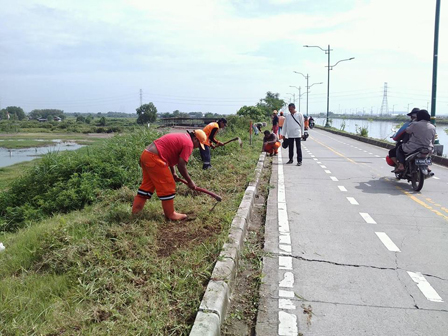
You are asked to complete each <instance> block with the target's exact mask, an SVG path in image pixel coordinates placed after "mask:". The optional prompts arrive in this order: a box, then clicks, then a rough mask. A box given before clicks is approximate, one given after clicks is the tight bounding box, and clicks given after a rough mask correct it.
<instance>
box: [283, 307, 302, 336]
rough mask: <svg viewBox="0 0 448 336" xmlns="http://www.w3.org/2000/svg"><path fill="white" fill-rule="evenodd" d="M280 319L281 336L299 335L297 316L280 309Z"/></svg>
mask: <svg viewBox="0 0 448 336" xmlns="http://www.w3.org/2000/svg"><path fill="white" fill-rule="evenodd" d="M278 321H279V324H278V335H279V336H297V334H298V333H299V328H298V327H297V316H295V315H294V314H289V313H287V312H284V311H279V312H278Z"/></svg>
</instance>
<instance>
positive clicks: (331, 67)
mask: <svg viewBox="0 0 448 336" xmlns="http://www.w3.org/2000/svg"><path fill="white" fill-rule="evenodd" d="M304 47H305V48H319V49H320V50H322V51H323V52H325V54H327V55H328V62H327V64H328V65H327V67H328V74H327V121H326V123H325V127H330V123H329V122H328V118H329V113H330V70H333V68H334V67H335V66H336V65H338V63H340V62H343V61H351V60H352V59H355V58H354V57H351V58H347V59H343V60H340V61H338V62H337V63H336V64H334V65H330V52H331V51H332V49H330V45H328V48H327V49H324V48H321V47H319V46H310V45H304Z"/></svg>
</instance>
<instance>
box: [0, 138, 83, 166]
mask: <svg viewBox="0 0 448 336" xmlns="http://www.w3.org/2000/svg"><path fill="white" fill-rule="evenodd" d="M54 141H55V144H54V145H51V146H46V147H32V148H21V149H6V148H2V147H0V167H7V166H11V165H13V164H16V163H19V162H25V161H31V160H34V159H36V158H37V157H39V156H41V155H44V154H47V153H50V152H60V151H67V150H69V151H72V150H77V149H79V148H81V147H83V146H82V145H78V144H77V143H75V142H70V141H68V142H64V141H61V140H54ZM0 146H1V142H0Z"/></svg>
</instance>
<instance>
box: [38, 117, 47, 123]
mask: <svg viewBox="0 0 448 336" xmlns="http://www.w3.org/2000/svg"><path fill="white" fill-rule="evenodd" d="M37 121H38V122H46V121H47V119H45V118H38V119H37Z"/></svg>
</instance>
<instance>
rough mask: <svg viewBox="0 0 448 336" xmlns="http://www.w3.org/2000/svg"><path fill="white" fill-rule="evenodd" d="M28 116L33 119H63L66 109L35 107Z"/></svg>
mask: <svg viewBox="0 0 448 336" xmlns="http://www.w3.org/2000/svg"><path fill="white" fill-rule="evenodd" d="M28 116H29V117H30V118H31V119H39V118H45V119H48V120H53V118H54V117H60V118H62V119H65V115H64V111H63V110H57V109H42V110H39V109H35V110H32V111H31V112H30V113H29V115H28Z"/></svg>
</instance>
